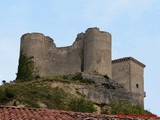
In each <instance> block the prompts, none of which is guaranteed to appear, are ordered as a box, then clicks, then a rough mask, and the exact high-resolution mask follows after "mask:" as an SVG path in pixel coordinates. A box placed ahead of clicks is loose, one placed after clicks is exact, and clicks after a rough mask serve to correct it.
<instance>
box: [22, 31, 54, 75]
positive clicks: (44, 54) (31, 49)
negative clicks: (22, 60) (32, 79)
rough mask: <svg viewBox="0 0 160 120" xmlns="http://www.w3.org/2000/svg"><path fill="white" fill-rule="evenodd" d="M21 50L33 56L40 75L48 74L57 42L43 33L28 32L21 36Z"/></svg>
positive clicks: (24, 53) (28, 55)
mask: <svg viewBox="0 0 160 120" xmlns="http://www.w3.org/2000/svg"><path fill="white" fill-rule="evenodd" d="M20 46H21V47H20V51H21V53H22V54H23V55H26V56H27V57H32V58H33V61H34V63H35V66H34V67H35V68H36V69H37V71H38V75H40V76H46V75H47V69H48V68H49V66H50V64H49V63H50V62H49V61H50V55H49V54H50V53H51V52H52V51H53V49H54V48H55V47H53V46H55V44H54V43H53V40H52V39H51V38H50V37H46V36H44V35H43V34H41V33H27V34H24V35H23V36H22V37H21V45H20Z"/></svg>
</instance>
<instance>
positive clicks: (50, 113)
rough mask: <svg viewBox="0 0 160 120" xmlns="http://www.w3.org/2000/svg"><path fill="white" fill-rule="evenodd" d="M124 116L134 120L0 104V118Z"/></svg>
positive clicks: (77, 119)
mask: <svg viewBox="0 0 160 120" xmlns="http://www.w3.org/2000/svg"><path fill="white" fill-rule="evenodd" d="M150 117H151V116H150ZM152 117H153V116H152ZM124 118H127V120H133V119H134V120H136V119H135V117H129V116H128V117H127V116H123V115H121V116H120V115H103V114H99V115H98V114H92V113H80V112H69V111H61V110H50V109H42V108H37V109H35V108H18V107H4V106H0V120H123V119H124ZM137 120H143V119H137ZM153 120H160V118H154V119H153Z"/></svg>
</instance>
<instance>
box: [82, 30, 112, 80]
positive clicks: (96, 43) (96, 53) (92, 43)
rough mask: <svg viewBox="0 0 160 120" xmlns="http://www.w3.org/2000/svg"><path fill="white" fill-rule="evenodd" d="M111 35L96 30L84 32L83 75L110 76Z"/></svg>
mask: <svg viewBox="0 0 160 120" xmlns="http://www.w3.org/2000/svg"><path fill="white" fill-rule="evenodd" d="M111 68H112V67H111V34H109V33H107V32H102V31H99V29H98V28H89V29H87V30H86V33H85V39H84V73H90V74H100V75H107V76H108V77H109V78H112V74H111Z"/></svg>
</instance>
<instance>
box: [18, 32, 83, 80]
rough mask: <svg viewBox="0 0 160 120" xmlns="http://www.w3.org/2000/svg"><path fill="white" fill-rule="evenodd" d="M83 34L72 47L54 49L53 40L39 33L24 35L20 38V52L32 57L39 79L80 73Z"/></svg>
mask: <svg viewBox="0 0 160 120" xmlns="http://www.w3.org/2000/svg"><path fill="white" fill-rule="evenodd" d="M82 38H83V34H81V35H79V36H78V37H77V40H76V41H75V42H74V44H73V45H72V46H69V47H64V48H56V46H55V44H54V42H53V40H52V39H51V38H49V37H47V36H44V35H43V34H40V33H32V34H25V35H23V36H22V38H21V48H20V50H21V51H22V52H23V54H26V55H27V56H28V57H31V56H33V57H34V62H35V68H36V69H37V70H38V74H39V75H40V76H41V77H52V76H55V75H64V74H72V73H76V72H81V57H82V52H81V51H82V45H83V40H81V39H82Z"/></svg>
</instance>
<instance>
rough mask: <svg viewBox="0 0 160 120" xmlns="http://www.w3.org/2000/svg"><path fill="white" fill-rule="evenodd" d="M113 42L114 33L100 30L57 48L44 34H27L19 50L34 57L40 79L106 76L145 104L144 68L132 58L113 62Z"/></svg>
mask: <svg viewBox="0 0 160 120" xmlns="http://www.w3.org/2000/svg"><path fill="white" fill-rule="evenodd" d="M111 42H112V41H111V34H110V33H108V32H103V31H100V30H99V29H98V28H89V29H87V30H86V31H85V33H80V34H78V35H77V38H76V40H75V42H74V43H73V44H72V45H71V46H68V47H56V45H55V43H54V41H53V39H52V38H50V37H48V36H44V35H43V34H41V33H27V34H25V35H23V36H22V37H21V47H20V50H21V52H23V54H25V55H27V56H28V57H30V56H33V60H34V63H35V66H36V69H37V70H38V75H39V76H41V77H53V76H56V75H68V74H75V73H78V72H82V73H84V74H92V75H97V74H98V75H107V76H108V77H109V78H110V79H112V80H113V81H115V82H117V83H119V84H121V85H123V86H124V88H125V89H126V90H127V91H128V92H130V93H131V94H132V96H133V99H135V100H137V101H138V102H139V103H140V104H142V105H143V103H144V96H145V94H144V77H143V74H144V67H145V65H144V64H143V63H141V62H139V61H138V60H136V59H134V58H132V57H125V58H120V59H116V60H112V54H111V52H112V49H111V48H112V45H111Z"/></svg>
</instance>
